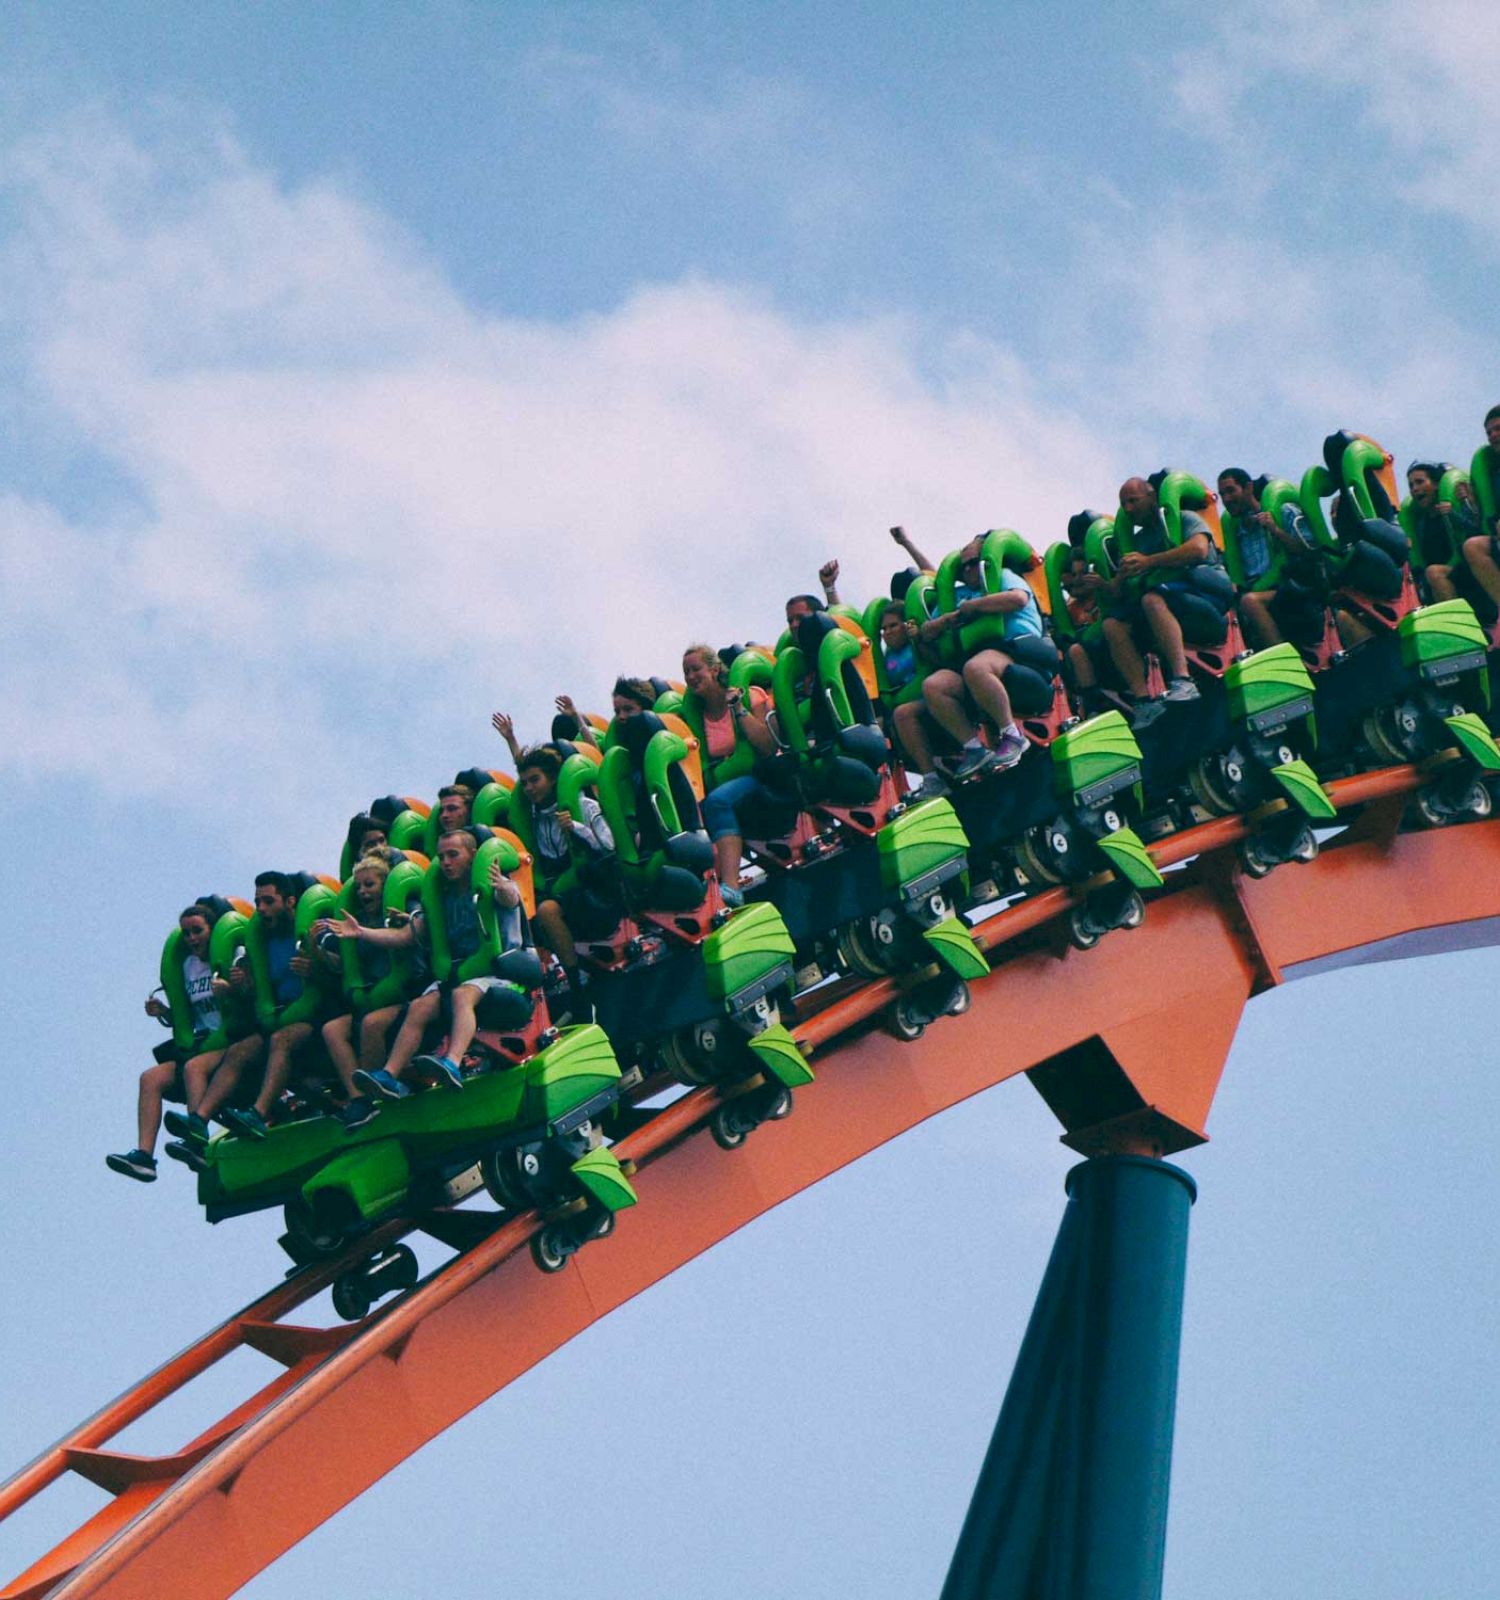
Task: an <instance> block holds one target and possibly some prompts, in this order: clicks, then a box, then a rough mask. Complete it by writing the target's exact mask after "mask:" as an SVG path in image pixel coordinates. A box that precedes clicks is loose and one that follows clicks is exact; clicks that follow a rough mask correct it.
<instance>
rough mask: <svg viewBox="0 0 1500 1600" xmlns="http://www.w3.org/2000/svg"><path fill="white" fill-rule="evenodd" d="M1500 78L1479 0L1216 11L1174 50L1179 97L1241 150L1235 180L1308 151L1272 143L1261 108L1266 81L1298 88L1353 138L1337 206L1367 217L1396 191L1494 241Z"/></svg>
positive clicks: (1321, 2)
mask: <svg viewBox="0 0 1500 1600" xmlns="http://www.w3.org/2000/svg"><path fill="white" fill-rule="evenodd" d="M1497 83H1500V33H1497V32H1496V29H1495V25H1494V8H1493V6H1492V5H1490V4H1487V3H1482V0H1374V3H1371V4H1366V5H1362V6H1358V7H1350V6H1348V5H1346V4H1340V3H1336V0H1274V3H1272V4H1269V5H1268V4H1265V3H1261V0H1257V3H1255V4H1254V5H1241V6H1238V7H1232V8H1230V9H1228V10H1227V11H1226V12H1224V13H1222V14H1221V15H1220V16H1219V18H1218V19H1217V20H1216V22H1215V25H1214V27H1213V29H1212V33H1211V37H1210V38H1209V40H1208V41H1207V42H1206V43H1204V44H1201V45H1194V46H1191V47H1189V48H1188V49H1186V50H1184V51H1183V52H1182V53H1181V54H1180V55H1179V57H1178V59H1177V62H1176V72H1175V76H1174V82H1173V88H1174V93H1175V96H1176V99H1177V102H1178V105H1179V107H1180V109H1181V110H1182V111H1183V113H1184V114H1185V116H1187V117H1188V118H1189V119H1190V120H1191V122H1192V123H1193V125H1194V126H1195V127H1197V128H1198V129H1199V130H1201V131H1202V133H1203V134H1204V136H1206V137H1209V138H1213V139H1216V140H1218V141H1220V142H1221V143H1222V144H1223V145H1224V147H1225V148H1226V149H1228V150H1230V151H1232V152H1233V153H1234V154H1235V155H1236V157H1237V162H1236V170H1237V173H1238V174H1239V176H1240V177H1241V178H1242V179H1243V180H1245V181H1246V182H1248V183H1252V184H1254V183H1256V182H1257V175H1259V178H1260V180H1261V181H1262V182H1263V183H1264V186H1265V187H1269V185H1270V183H1271V182H1274V180H1275V178H1276V176H1278V175H1280V174H1284V173H1286V172H1287V171H1288V170H1290V169H1291V168H1292V167H1293V166H1294V165H1296V164H1297V163H1300V162H1304V161H1306V160H1307V158H1308V155H1309V151H1308V150H1307V149H1306V148H1303V147H1299V146H1287V145H1285V144H1282V145H1281V148H1278V143H1279V141H1278V139H1277V137H1276V133H1275V130H1274V128H1272V127H1270V126H1266V125H1262V124H1264V122H1265V120H1266V119H1265V116H1264V114H1263V113H1262V112H1261V111H1260V110H1259V109H1258V106H1257V102H1258V100H1262V99H1264V97H1265V93H1266V90H1267V87H1268V86H1275V85H1278V84H1279V85H1282V86H1286V85H1295V87H1296V89H1297V95H1298V98H1299V99H1300V101H1301V103H1302V106H1303V108H1304V109H1305V110H1306V111H1309V112H1312V113H1315V114H1316V115H1317V116H1319V117H1320V118H1321V119H1322V121H1323V133H1324V136H1325V137H1326V136H1327V134H1328V133H1329V132H1331V131H1333V130H1344V131H1345V138H1346V144H1347V153H1346V156H1345V163H1346V167H1347V173H1346V184H1345V187H1344V189H1343V191H1342V192H1341V193H1340V194H1338V195H1337V196H1335V203H1338V204H1346V205H1350V206H1353V207H1356V208H1362V207H1363V206H1365V205H1366V204H1367V203H1368V198H1369V196H1370V195H1371V192H1372V189H1374V188H1376V187H1378V186H1381V185H1389V186H1391V188H1392V190H1393V193H1394V196H1395V197H1396V198H1398V199H1399V200H1400V201H1402V202H1404V203H1406V204H1409V205H1411V206H1413V207H1415V208H1417V209H1420V210H1425V211H1427V212H1430V213H1432V214H1434V215H1436V216H1439V217H1444V216H1446V217H1449V218H1457V219H1460V220H1462V221H1463V222H1464V223H1466V224H1468V225H1469V226H1470V227H1471V228H1473V229H1474V230H1475V232H1476V233H1477V234H1478V235H1479V236H1480V237H1481V238H1483V239H1486V240H1487V241H1488V242H1489V244H1490V245H1492V246H1493V245H1495V244H1497V243H1500V122H1497V120H1496V117H1495V114H1494V105H1495V86H1496V84H1497ZM1278 109H1279V110H1280V111H1281V112H1282V113H1283V114H1284V113H1286V112H1288V111H1290V110H1291V109H1292V107H1291V106H1289V105H1288V104H1287V103H1286V102H1281V103H1280V105H1279V107H1278ZM1270 115H1271V120H1272V121H1274V119H1275V113H1272V114H1270ZM1372 134H1373V135H1376V136H1377V138H1378V143H1375V144H1372V143H1371V139H1370V136H1371V135H1372ZM1432 247H1433V248H1434V249H1435V250H1438V249H1441V248H1442V244H1441V241H1440V240H1438V239H1435V240H1434V241H1433V246H1432Z"/></svg>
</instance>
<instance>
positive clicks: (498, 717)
mask: <svg viewBox="0 0 1500 1600" xmlns="http://www.w3.org/2000/svg"><path fill="white" fill-rule="evenodd" d="M559 704H561V702H559ZM490 726H491V727H492V728H493V729H494V730H495V732H496V733H498V734H499V735H500V737H501V738H502V739H504V740H505V742H506V743H507V744H509V743H510V742H511V740H512V739H514V738H515V736H516V727H515V724H514V723H513V722H512V721H511V720H510V718H509V717H508V716H506V714H505V713H504V712H503V711H496V712H495V713H493V715H492V716H491V717H490Z"/></svg>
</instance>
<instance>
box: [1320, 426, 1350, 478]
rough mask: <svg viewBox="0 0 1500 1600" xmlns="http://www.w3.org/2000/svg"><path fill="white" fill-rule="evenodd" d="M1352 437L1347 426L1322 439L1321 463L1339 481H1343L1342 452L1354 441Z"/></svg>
mask: <svg viewBox="0 0 1500 1600" xmlns="http://www.w3.org/2000/svg"><path fill="white" fill-rule="evenodd" d="M1354 437H1355V436H1354V435H1353V434H1352V433H1351V432H1350V431H1349V430H1348V429H1347V428H1340V429H1339V431H1338V432H1337V433H1330V434H1329V435H1328V437H1327V438H1326V439H1325V440H1324V441H1323V465H1324V466H1325V467H1327V468H1328V470H1329V471H1330V472H1331V473H1332V474H1333V475H1334V477H1335V478H1337V479H1338V481H1339V482H1340V483H1342V482H1343V481H1344V452H1345V451H1346V450H1347V449H1348V448H1349V446H1350V445H1351V444H1353V443H1354Z"/></svg>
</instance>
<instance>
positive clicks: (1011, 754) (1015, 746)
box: [995, 723, 1030, 772]
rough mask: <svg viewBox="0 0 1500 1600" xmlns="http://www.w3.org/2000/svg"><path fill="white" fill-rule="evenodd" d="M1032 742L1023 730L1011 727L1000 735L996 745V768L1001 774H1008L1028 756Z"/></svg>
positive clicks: (1012, 725) (1013, 725)
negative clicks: (1027, 751)
mask: <svg viewBox="0 0 1500 1600" xmlns="http://www.w3.org/2000/svg"><path fill="white" fill-rule="evenodd" d="M1029 744H1030V740H1028V739H1027V737H1026V735H1025V734H1024V733H1022V732H1021V730H1020V729H1019V728H1018V727H1017V726H1016V725H1015V723H1011V725H1010V726H1009V727H1008V728H1007V729H1006V730H1005V732H1004V733H1002V734H1001V735H1000V738H999V740H998V741H997V743H996V745H995V768H996V770H997V771H999V772H1008V771H1009V770H1010V769H1011V768H1012V767H1013V766H1015V765H1016V763H1017V762H1018V761H1020V759H1021V757H1022V756H1024V755H1025V754H1026V750H1027V746H1028V745H1029Z"/></svg>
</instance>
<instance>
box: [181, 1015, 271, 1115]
mask: <svg viewBox="0 0 1500 1600" xmlns="http://www.w3.org/2000/svg"><path fill="white" fill-rule="evenodd" d="M265 1047H266V1041H265V1040H264V1039H262V1038H261V1036H260V1035H259V1034H258V1033H252V1034H251V1035H250V1037H249V1038H248V1039H241V1040H239V1042H238V1043H236V1044H232V1045H230V1047H229V1048H228V1049H227V1050H226V1051H225V1052H224V1057H223V1060H221V1061H220V1063H219V1065H218V1068H217V1069H216V1070H215V1072H214V1075H213V1077H212V1079H211V1080H210V1081H209V1085H208V1088H207V1090H206V1091H205V1092H204V1095H203V1100H202V1103H201V1104H200V1105H199V1107H198V1115H199V1116H200V1117H202V1118H203V1120H204V1121H205V1122H207V1121H208V1119H209V1118H210V1117H211V1116H213V1115H214V1113H215V1112H217V1111H218V1109H219V1108H220V1106H222V1105H224V1104H225V1103H226V1102H227V1101H228V1099H229V1097H230V1096H231V1095H232V1094H233V1093H234V1091H235V1090H236V1089H237V1088H238V1087H239V1082H240V1075H241V1074H242V1073H243V1072H244V1070H245V1068H246V1067H250V1066H254V1064H255V1063H256V1062H257V1061H258V1060H260V1056H261V1052H262V1051H263V1050H264V1049H265Z"/></svg>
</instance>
